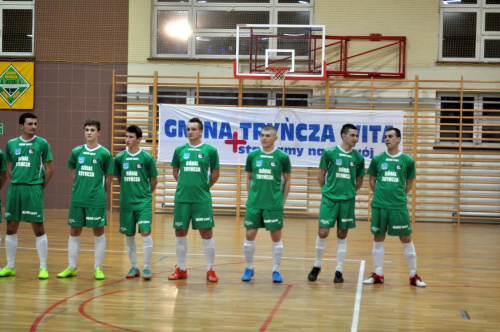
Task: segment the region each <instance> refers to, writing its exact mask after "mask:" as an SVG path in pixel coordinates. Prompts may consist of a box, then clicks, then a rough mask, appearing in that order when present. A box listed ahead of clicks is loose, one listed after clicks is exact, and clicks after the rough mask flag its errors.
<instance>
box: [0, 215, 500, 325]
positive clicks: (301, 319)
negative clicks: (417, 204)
mask: <svg viewBox="0 0 500 332" xmlns="http://www.w3.org/2000/svg"><path fill="white" fill-rule="evenodd" d="M66 216H67V210H46V222H45V225H46V231H47V236H48V239H49V257H48V269H49V273H50V278H49V279H48V280H44V281H40V280H38V279H37V275H38V263H39V261H38V255H37V252H36V249H35V240H34V235H33V232H32V231H31V227H30V226H29V225H28V224H26V223H22V224H21V227H20V230H19V248H18V251H17V257H16V272H17V275H16V276H15V277H8V278H0V294H1V295H2V300H1V301H0V326H1V328H2V330H4V329H8V330H9V331H236V330H238V331H332V330H335V331H438V330H441V331H497V330H499V328H500V315H499V314H498V313H499V311H500V241H499V240H498V239H500V226H499V225H480V224H462V225H460V226H457V225H453V224H440V223H417V224H416V225H415V227H414V235H413V240H414V243H415V247H416V250H417V255H418V272H419V274H420V276H421V277H422V278H423V280H424V281H425V282H426V283H427V285H428V286H427V287H426V288H416V287H411V286H409V284H408V268H407V265H406V261H405V259H404V256H403V250H402V245H401V244H400V242H399V240H398V239H397V238H393V237H388V238H387V240H386V244H385V252H386V255H385V260H384V274H385V277H386V279H385V280H386V282H385V284H383V285H362V280H363V279H364V278H368V276H369V275H370V274H371V272H373V266H372V258H371V250H372V236H371V234H370V233H369V225H368V223H367V222H365V221H359V222H358V228H356V229H354V230H351V231H350V232H349V237H348V246H347V259H346V262H345V264H344V279H345V282H344V284H333V282H332V280H333V270H334V268H335V265H336V262H335V247H336V238H335V236H330V238H329V241H328V247H327V253H326V254H325V259H324V261H323V269H322V273H321V274H320V275H319V278H318V281H317V282H315V283H311V282H308V280H307V275H308V273H309V271H310V269H311V268H312V266H313V263H314V247H315V239H316V232H317V221H316V220H315V219H299V218H290V217H289V218H287V219H286V221H285V228H284V231H283V243H284V255H283V256H284V259H283V262H282V265H281V274H282V276H283V283H282V284H273V283H272V280H271V269H272V259H271V257H270V256H271V243H270V241H271V240H270V237H269V234H268V233H267V232H265V231H264V230H261V231H260V232H259V235H258V236H257V240H256V253H255V276H254V278H252V281H251V282H249V283H243V282H241V281H240V278H241V275H242V273H243V270H244V268H245V260H244V257H243V251H242V245H243V239H244V234H245V232H244V228H243V226H242V223H236V222H235V218H234V217H230V216H216V227H215V228H214V236H215V244H216V255H217V256H216V261H215V264H216V269H215V271H216V272H217V275H218V276H219V279H220V280H219V282H218V283H208V282H206V280H205V258H204V255H203V249H202V241H201V239H200V237H199V235H198V234H197V232H193V231H192V230H190V233H189V234H188V261H187V264H188V273H189V278H188V279H187V280H179V281H168V280H167V277H168V275H170V274H171V273H172V272H173V270H174V266H175V264H176V257H175V248H174V233H173V229H172V215H171V214H157V215H156V217H155V218H156V220H155V223H154V228H153V239H154V254H153V260H152V270H153V278H152V279H151V280H150V281H144V280H143V279H142V278H136V279H132V280H127V279H125V278H124V276H125V274H126V273H127V271H128V270H129V268H130V264H129V262H128V257H127V255H126V252H125V239H124V236H123V235H121V234H119V233H118V214H117V213H114V214H113V220H112V221H110V222H109V224H108V226H107V227H106V237H107V251H106V257H105V259H104V265H103V269H104V272H105V274H106V279H105V280H103V281H95V280H94V279H93V273H92V266H93V261H94V259H93V242H94V239H93V237H92V232H91V231H89V230H84V233H83V234H82V240H81V251H80V257H79V262H78V277H76V278H70V279H58V278H56V274H57V273H59V272H60V271H62V270H63V269H64V268H66V266H67V264H68V263H67V241H68V232H69V228H68V226H67V224H66ZM242 219H243V218H242ZM0 227H1V228H0V229H1V232H0V233H1V234H2V240H4V239H5V221H4V224H2V226H0ZM332 235H334V233H332ZM137 247H138V251H140V253H139V264H140V266H141V265H142V241H141V240H140V239H139V238H137ZM5 262H6V259H5V249H4V242H2V248H1V250H0V264H2V265H5ZM141 268H142V266H141Z"/></svg>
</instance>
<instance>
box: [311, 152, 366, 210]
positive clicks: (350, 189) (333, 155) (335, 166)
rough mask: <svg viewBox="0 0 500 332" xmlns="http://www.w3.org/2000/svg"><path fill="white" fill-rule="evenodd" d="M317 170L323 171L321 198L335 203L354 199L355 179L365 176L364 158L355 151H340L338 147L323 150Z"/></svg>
mask: <svg viewBox="0 0 500 332" xmlns="http://www.w3.org/2000/svg"><path fill="white" fill-rule="evenodd" d="M319 168H321V169H325V170H326V171H327V172H326V176H325V183H324V184H323V187H322V188H321V192H322V193H323V196H325V197H326V198H328V199H331V200H336V201H344V200H348V199H353V198H354V197H356V178H357V177H360V176H363V175H365V158H363V156H362V155H361V154H360V153H359V152H358V151H356V150H354V149H351V151H349V152H345V151H344V150H342V148H341V147H340V145H337V146H335V147H331V148H328V149H325V151H323V153H322V154H321V159H320V161H319Z"/></svg>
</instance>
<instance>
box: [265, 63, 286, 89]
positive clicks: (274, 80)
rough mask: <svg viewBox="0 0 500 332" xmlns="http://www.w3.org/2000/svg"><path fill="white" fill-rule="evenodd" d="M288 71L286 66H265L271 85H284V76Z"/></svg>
mask: <svg viewBox="0 0 500 332" xmlns="http://www.w3.org/2000/svg"><path fill="white" fill-rule="evenodd" d="M289 71H290V68H288V67H267V68H266V73H269V76H271V85H274V86H283V85H285V76H286V74H287V73H288V72H289Z"/></svg>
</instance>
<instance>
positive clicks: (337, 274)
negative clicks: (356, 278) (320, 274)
mask: <svg viewBox="0 0 500 332" xmlns="http://www.w3.org/2000/svg"><path fill="white" fill-rule="evenodd" d="M333 282H334V283H335V284H340V283H343V282H344V278H343V277H342V272H340V271H335V278H333Z"/></svg>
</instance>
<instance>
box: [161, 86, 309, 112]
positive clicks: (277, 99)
mask: <svg viewBox="0 0 500 332" xmlns="http://www.w3.org/2000/svg"><path fill="white" fill-rule="evenodd" d="M280 91H281V90H280ZM282 96H283V94H282V93H281V92H280V93H278V92H275V91H272V90H262V89H259V90H245V92H243V106H263V107H268V106H278V107H279V106H282V104H283V97H282ZM311 98H312V91H310V90H300V91H298V92H296V91H294V92H293V93H287V94H285V106H289V107H293V106H298V107H305V106H310V100H311ZM158 103H160V104H188V105H194V104H196V89H194V88H192V89H176V90H160V91H158ZM199 104H200V105H224V106H238V90H237V89H224V90H221V89H217V90H213V89H201V91H200V98H199Z"/></svg>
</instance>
